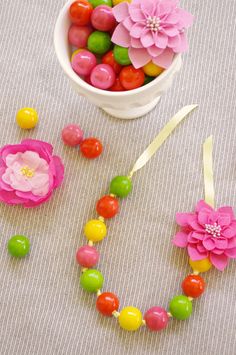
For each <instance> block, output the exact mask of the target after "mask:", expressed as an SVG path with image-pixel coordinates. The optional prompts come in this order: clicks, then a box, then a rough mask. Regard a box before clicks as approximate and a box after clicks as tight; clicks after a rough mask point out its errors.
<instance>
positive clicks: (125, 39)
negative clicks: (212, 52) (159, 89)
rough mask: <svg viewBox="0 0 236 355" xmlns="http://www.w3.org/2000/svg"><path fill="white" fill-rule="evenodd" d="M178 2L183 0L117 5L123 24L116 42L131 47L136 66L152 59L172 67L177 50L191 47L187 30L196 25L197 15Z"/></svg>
mask: <svg viewBox="0 0 236 355" xmlns="http://www.w3.org/2000/svg"><path fill="white" fill-rule="evenodd" d="M178 5H179V0H133V1H132V2H131V4H129V3H127V2H122V3H120V4H119V5H117V6H115V7H114V8H113V14H114V16H115V18H116V20H117V22H119V25H118V26H117V27H116V29H115V31H114V33H113V36H112V42H113V43H115V44H117V45H119V46H122V47H125V48H129V57H130V60H131V62H132V64H133V65H134V67H135V68H140V67H142V66H144V65H146V64H147V63H149V62H150V61H153V63H155V64H156V65H158V66H160V67H163V68H168V67H169V66H170V65H171V63H172V60H173V57H174V55H175V53H182V52H185V51H186V50H187V49H188V43H187V39H186V34H185V30H186V29H187V28H188V27H190V26H191V25H192V22H193V16H192V15H191V14H190V13H188V12H187V11H185V10H183V9H181V8H180V7H179V6H178Z"/></svg>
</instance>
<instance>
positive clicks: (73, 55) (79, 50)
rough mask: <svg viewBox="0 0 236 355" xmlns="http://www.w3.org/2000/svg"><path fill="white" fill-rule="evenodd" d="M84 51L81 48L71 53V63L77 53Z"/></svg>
mask: <svg viewBox="0 0 236 355" xmlns="http://www.w3.org/2000/svg"><path fill="white" fill-rule="evenodd" d="M83 50H84V49H83V48H79V49H76V51H74V52H73V53H72V56H71V62H72V60H73V59H74V57H75V56H76V54H78V53H79V52H81V51H83Z"/></svg>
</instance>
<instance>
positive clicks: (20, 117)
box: [16, 107, 38, 129]
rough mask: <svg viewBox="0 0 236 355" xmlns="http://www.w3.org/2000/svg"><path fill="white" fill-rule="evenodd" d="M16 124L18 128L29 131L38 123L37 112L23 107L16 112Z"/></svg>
mask: <svg viewBox="0 0 236 355" xmlns="http://www.w3.org/2000/svg"><path fill="white" fill-rule="evenodd" d="M16 122H17V124H18V126H20V128H23V129H31V128H34V127H35V126H36V124H37V123H38V114H37V111H36V110H35V109H33V108H30V107H24V108H22V109H21V110H19V111H18V112H17V115H16Z"/></svg>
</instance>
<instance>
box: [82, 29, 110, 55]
mask: <svg viewBox="0 0 236 355" xmlns="http://www.w3.org/2000/svg"><path fill="white" fill-rule="evenodd" d="M110 47H111V36H110V35H109V34H108V33H107V32H101V31H95V32H93V33H92V34H91V35H90V36H89V38H88V49H89V50H90V52H92V53H95V54H105V53H106V52H108V51H109V49H110Z"/></svg>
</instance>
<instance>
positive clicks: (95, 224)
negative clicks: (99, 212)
mask: <svg viewBox="0 0 236 355" xmlns="http://www.w3.org/2000/svg"><path fill="white" fill-rule="evenodd" d="M84 234H85V236H86V238H87V239H88V240H91V241H92V242H100V241H101V240H103V239H104V238H105V236H106V235H107V228H106V225H105V223H104V222H102V221H100V220H99V219H92V220H91V221H89V222H87V223H86V225H85V227H84Z"/></svg>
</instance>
